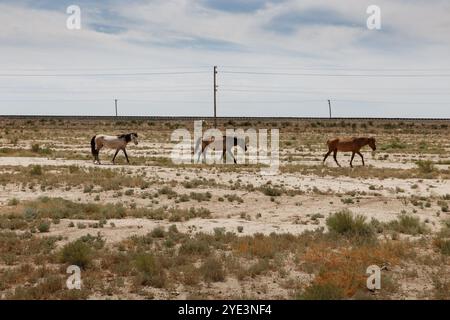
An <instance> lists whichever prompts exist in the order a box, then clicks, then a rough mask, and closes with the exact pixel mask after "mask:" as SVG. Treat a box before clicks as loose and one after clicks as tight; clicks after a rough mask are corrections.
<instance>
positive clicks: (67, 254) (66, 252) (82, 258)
mask: <svg viewBox="0 0 450 320" xmlns="http://www.w3.org/2000/svg"><path fill="white" fill-rule="evenodd" d="M61 261H62V262H63V263H68V264H70V265H76V266H78V267H80V268H83V269H85V268H86V267H88V266H89V265H90V264H91V263H92V249H91V247H90V246H89V245H88V244H86V243H85V242H84V241H82V240H76V241H74V242H70V243H68V244H66V245H65V246H64V247H63V248H62V249H61Z"/></svg>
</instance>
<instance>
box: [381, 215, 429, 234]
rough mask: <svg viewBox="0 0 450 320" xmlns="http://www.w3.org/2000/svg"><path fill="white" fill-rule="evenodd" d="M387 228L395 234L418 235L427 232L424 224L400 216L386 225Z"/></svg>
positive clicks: (416, 219) (407, 216) (415, 218)
mask: <svg viewBox="0 0 450 320" xmlns="http://www.w3.org/2000/svg"><path fill="white" fill-rule="evenodd" d="M387 227H388V228H389V229H391V230H394V231H396V232H400V233H404V234H410V235H418V234H425V233H427V232H428V228H427V227H426V226H425V224H424V223H422V222H420V220H419V218H417V217H413V216H410V215H406V214H402V215H401V216H400V217H399V218H398V220H394V221H391V222H388V223H387Z"/></svg>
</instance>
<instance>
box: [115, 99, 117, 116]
mask: <svg viewBox="0 0 450 320" xmlns="http://www.w3.org/2000/svg"><path fill="white" fill-rule="evenodd" d="M114 103H115V105H116V117H117V99H114Z"/></svg>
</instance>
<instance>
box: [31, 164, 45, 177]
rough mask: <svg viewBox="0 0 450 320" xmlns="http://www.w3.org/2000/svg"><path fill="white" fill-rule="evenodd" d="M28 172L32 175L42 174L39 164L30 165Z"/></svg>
mask: <svg viewBox="0 0 450 320" xmlns="http://www.w3.org/2000/svg"><path fill="white" fill-rule="evenodd" d="M30 174H31V175H32V176H40V175H42V167H41V166H40V165H34V166H31V169H30Z"/></svg>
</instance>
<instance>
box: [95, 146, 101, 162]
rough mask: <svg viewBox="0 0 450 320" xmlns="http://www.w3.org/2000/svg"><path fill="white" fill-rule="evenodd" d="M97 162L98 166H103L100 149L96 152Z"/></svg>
mask: <svg viewBox="0 0 450 320" xmlns="http://www.w3.org/2000/svg"><path fill="white" fill-rule="evenodd" d="M95 160H97V163H98V164H101V163H100V149H97V150H96V152H95Z"/></svg>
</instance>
